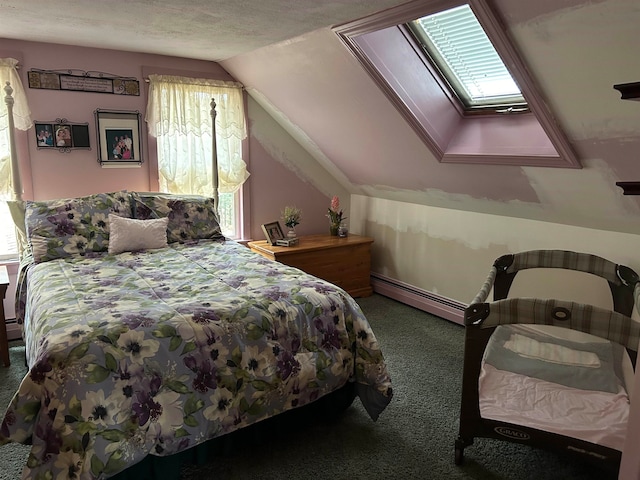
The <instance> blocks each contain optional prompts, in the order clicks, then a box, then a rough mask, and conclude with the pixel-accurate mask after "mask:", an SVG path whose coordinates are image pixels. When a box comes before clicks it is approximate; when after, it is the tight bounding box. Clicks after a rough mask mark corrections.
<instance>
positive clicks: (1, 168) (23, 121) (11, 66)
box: [0, 58, 33, 200]
mask: <svg viewBox="0 0 640 480" xmlns="http://www.w3.org/2000/svg"><path fill="white" fill-rule="evenodd" d="M17 66H18V61H17V60H16V59H14V58H0V82H1V83H2V85H1V86H0V87H1V88H2V90H0V92H1V93H2V99H3V100H2V108H0V199H2V200H10V199H11V197H12V194H13V188H12V184H11V148H10V145H9V114H8V112H7V106H6V104H5V102H4V97H5V93H4V86H5V85H6V83H7V82H9V83H11V88H13V94H12V96H13V99H14V103H13V122H14V126H15V127H16V128H17V129H20V130H28V129H29V128H31V126H32V125H33V122H32V121H31V111H30V110H29V104H28V103H27V96H26V95H25V93H24V88H22V82H21V81H20V75H18V70H17Z"/></svg>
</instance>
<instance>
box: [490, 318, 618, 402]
mask: <svg viewBox="0 0 640 480" xmlns="http://www.w3.org/2000/svg"><path fill="white" fill-rule="evenodd" d="M518 331H520V332H524V330H518V329H517V327H514V326H500V327H498V328H496V330H495V332H494V333H493V334H492V335H491V339H490V341H489V343H488V345H487V348H486V350H485V355H484V361H485V362H486V363H488V364H490V365H493V366H494V367H495V368H497V369H499V370H505V371H508V372H513V373H519V374H521V375H527V376H529V377H535V378H538V379H540V380H545V381H547V382H553V383H558V384H561V385H565V386H567V387H571V388H578V389H581V390H592V391H600V392H608V393H617V392H618V389H619V387H620V386H621V385H624V381H623V379H622V374H621V372H620V369H619V368H618V367H617V366H618V365H620V364H621V363H622V355H623V353H624V347H622V345H619V344H617V343H614V342H574V341H571V340H565V339H560V338H556V337H552V336H548V335H544V334H543V333H542V332H538V333H534V332H526V334H524V335H526V337H527V338H528V340H529V341H530V342H534V343H533V344H527V345H524V346H523V344H524V343H525V342H523V341H522V339H521V338H519V336H518V335H519V334H518V333H515V332H518ZM517 343H520V346H519V347H517V348H514V345H516V344H517ZM536 345H537V346H539V347H540V346H544V349H543V350H544V352H543V351H542V350H539V351H538V352H537V354H536V355H531V346H534V348H535V346H536ZM554 346H555V347H559V348H554ZM551 352H553V353H551ZM556 354H562V355H563V356H564V359H562V361H560V359H559V358H555V355H556ZM594 360H595V361H594Z"/></svg>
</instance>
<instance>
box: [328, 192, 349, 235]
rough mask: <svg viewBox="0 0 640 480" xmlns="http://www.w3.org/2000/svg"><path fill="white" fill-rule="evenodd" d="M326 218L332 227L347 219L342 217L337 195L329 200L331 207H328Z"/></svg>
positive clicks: (342, 213)
mask: <svg viewBox="0 0 640 480" xmlns="http://www.w3.org/2000/svg"><path fill="white" fill-rule="evenodd" d="M327 217H329V221H330V222H331V224H332V225H335V226H336V227H337V226H339V225H340V223H342V221H343V220H345V219H346V218H347V217H345V216H344V212H343V211H342V209H341V208H340V199H339V198H338V196H337V195H334V196H333V198H332V199H331V206H330V207H329V210H328V213H327Z"/></svg>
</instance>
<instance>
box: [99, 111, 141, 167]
mask: <svg viewBox="0 0 640 480" xmlns="http://www.w3.org/2000/svg"><path fill="white" fill-rule="evenodd" d="M95 115H96V130H97V132H96V135H97V138H98V162H99V163H100V165H102V166H103V167H106V168H109V167H110V168H126V167H139V166H140V165H141V164H142V162H143V156H142V142H141V138H142V131H141V124H140V112H138V111H137V110H136V111H118V110H96V111H95Z"/></svg>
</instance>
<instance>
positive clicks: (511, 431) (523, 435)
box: [493, 427, 531, 440]
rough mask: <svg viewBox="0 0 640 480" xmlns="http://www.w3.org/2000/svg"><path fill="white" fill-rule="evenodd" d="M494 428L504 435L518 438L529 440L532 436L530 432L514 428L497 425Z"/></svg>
mask: <svg viewBox="0 0 640 480" xmlns="http://www.w3.org/2000/svg"><path fill="white" fill-rule="evenodd" d="M493 430H494V431H495V432H496V433H498V434H500V435H502V436H504V437H509V438H515V439H517V440H529V439H530V438H531V437H530V436H529V434H528V433H524V432H521V431H519V430H514V429H512V428H506V427H496V428H494V429H493Z"/></svg>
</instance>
